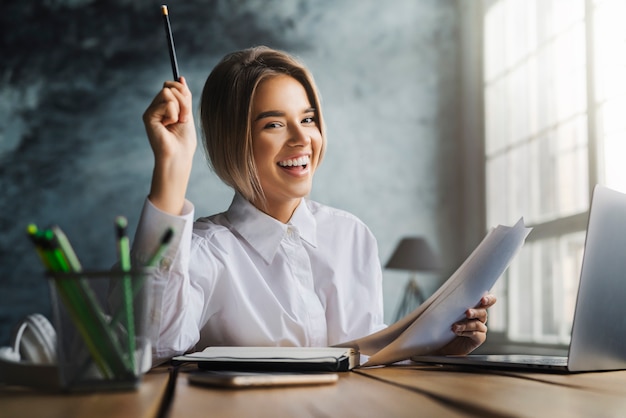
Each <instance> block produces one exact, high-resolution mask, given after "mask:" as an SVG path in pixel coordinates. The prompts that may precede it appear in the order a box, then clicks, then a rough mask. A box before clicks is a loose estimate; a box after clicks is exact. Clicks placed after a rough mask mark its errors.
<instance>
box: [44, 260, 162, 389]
mask: <svg viewBox="0 0 626 418" xmlns="http://www.w3.org/2000/svg"><path fill="white" fill-rule="evenodd" d="M48 277H49V284H50V294H51V301H52V310H53V319H54V324H55V328H56V331H57V361H58V369H59V383H60V387H61V389H62V390H65V391H71V392H74V391H99V390H125V389H126V390H128V389H135V388H137V386H138V385H139V383H140V381H141V379H142V376H143V374H144V373H145V372H146V371H147V370H149V368H150V366H151V363H152V361H151V347H152V341H151V340H152V337H151V336H152V335H154V334H153V332H152V329H153V327H152V323H151V321H150V316H151V315H150V313H151V307H152V306H151V301H152V300H153V297H152V296H153V295H152V292H153V289H154V285H153V280H152V276H151V270H150V269H140V270H133V271H129V272H124V271H120V270H111V271H92V272H89V271H85V272H80V273H57V272H53V273H50V275H49V276H48Z"/></svg>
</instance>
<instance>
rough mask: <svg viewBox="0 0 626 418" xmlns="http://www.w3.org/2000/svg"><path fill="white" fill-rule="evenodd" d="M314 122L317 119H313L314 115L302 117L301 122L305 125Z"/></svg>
mask: <svg viewBox="0 0 626 418" xmlns="http://www.w3.org/2000/svg"><path fill="white" fill-rule="evenodd" d="M316 122H317V121H316V120H315V117H314V116H309V117H306V118H304V119H302V123H303V124H305V125H314V124H315V123H316Z"/></svg>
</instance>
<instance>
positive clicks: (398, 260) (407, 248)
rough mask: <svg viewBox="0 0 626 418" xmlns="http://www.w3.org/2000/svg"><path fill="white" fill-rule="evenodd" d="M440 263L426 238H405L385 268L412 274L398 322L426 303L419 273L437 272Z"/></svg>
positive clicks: (405, 290) (398, 313)
mask: <svg viewBox="0 0 626 418" xmlns="http://www.w3.org/2000/svg"><path fill="white" fill-rule="evenodd" d="M439 267H440V261H439V258H438V257H437V255H436V254H435V253H434V252H433V250H432V249H431V248H430V246H429V245H428V243H427V242H426V240H425V239H424V238H421V237H405V238H402V240H400V242H399V243H398V246H397V247H396V249H395V250H394V252H393V254H392V255H391V258H390V259H389V261H387V264H386V265H385V268H388V269H396V270H409V271H411V272H412V274H411V277H410V280H409V282H408V283H407V285H406V287H405V289H404V296H403V297H402V301H401V302H400V305H398V310H397V312H396V319H395V320H396V321H397V320H399V319H400V318H402V317H404V316H405V315H407V314H408V313H410V312H411V311H412V310H413V309H415V308H416V307H417V306H419V305H420V304H421V303H422V302H424V295H423V293H422V290H421V289H420V288H419V286H418V284H417V280H416V277H417V272H418V271H435V270H437V269H439Z"/></svg>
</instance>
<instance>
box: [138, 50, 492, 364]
mask: <svg viewBox="0 0 626 418" xmlns="http://www.w3.org/2000/svg"><path fill="white" fill-rule="evenodd" d="M201 102H202V103H201V112H200V113H201V117H202V126H203V129H204V144H205V147H206V149H207V151H208V155H209V158H210V160H211V164H212V165H213V167H214V168H215V171H216V172H217V173H218V175H219V176H220V177H221V178H222V179H223V180H224V181H225V182H226V183H227V184H228V185H230V186H231V187H233V189H234V190H235V197H234V199H233V201H232V203H231V206H230V207H229V209H228V210H227V211H226V212H225V213H220V214H217V215H213V216H211V217H208V218H201V219H199V220H197V221H196V222H194V221H193V219H194V207H193V205H192V204H191V202H189V201H187V200H185V190H186V188H187V184H188V182H189V172H190V170H191V162H192V158H193V154H194V151H195V148H196V136H195V129H194V124H193V118H192V113H191V110H190V109H191V93H190V92H189V89H188V88H187V82H186V80H185V78H184V77H181V80H180V82H166V83H165V84H164V87H163V89H162V90H161V91H160V92H159V93H158V94H157V96H156V97H155V99H154V100H153V102H152V103H151V105H150V106H149V107H148V109H147V110H146V112H145V114H144V122H145V125H146V131H147V133H148V137H149V140H150V144H151V145H152V149H153V151H154V156H155V168H154V174H153V180H152V187H151V191H150V195H149V198H148V199H147V201H146V202H145V205H144V210H143V213H142V215H141V219H140V221H139V227H138V229H137V234H136V236H135V241H134V244H133V253H134V255H135V257H136V258H137V259H138V260H139V261H143V260H145V259H146V257H147V256H148V255H149V254H150V252H151V251H152V249H153V248H154V245H155V242H156V240H157V239H158V236H160V234H161V229H162V228H163V226H165V225H171V226H173V227H174V229H175V230H176V231H177V233H176V237H175V238H174V240H173V241H174V243H173V245H171V246H170V248H169V249H168V253H167V254H166V255H165V256H164V260H165V261H166V262H165V263H164V264H163V265H162V266H161V268H160V269H159V270H158V272H157V274H156V276H157V277H156V280H157V283H158V286H157V288H160V289H162V293H160V294H159V295H158V296H157V301H158V303H157V306H156V310H155V312H154V314H153V315H152V317H153V318H155V319H156V320H157V322H158V327H157V328H158V330H159V335H158V337H157V338H156V344H155V353H154V357H155V359H157V360H158V359H166V358H168V357H171V356H173V355H177V354H181V353H184V352H186V351H188V350H191V349H193V348H197V349H202V348H204V347H206V346H212V345H227V346H240V345H241V346H245V345H247V346H317V347H323V346H328V345H334V344H339V343H342V342H346V341H350V340H353V339H356V338H359V337H363V336H365V335H368V334H371V333H373V332H376V331H378V330H380V329H382V328H384V327H385V324H384V323H383V305H382V296H383V294H382V272H381V267H380V262H379V259H378V246H377V243H376V239H375V238H374V236H373V234H372V233H371V232H370V230H369V229H368V228H367V226H365V224H364V223H363V222H361V221H360V220H359V219H358V218H357V217H355V216H354V215H352V214H350V213H347V212H344V211H342V210H338V209H334V208H331V207H328V206H325V205H322V204H320V203H317V202H314V201H312V200H309V199H307V196H308V195H309V193H310V191H311V187H312V182H313V176H314V174H315V171H316V169H317V167H318V166H319V163H320V161H321V159H322V156H323V153H324V149H325V145H326V143H325V142H326V140H325V135H324V130H323V122H322V121H323V118H322V111H321V107H320V103H319V99H318V94H317V90H316V88H315V84H314V83H313V79H312V77H311V76H310V75H309V73H308V71H307V70H306V69H305V68H304V67H303V66H302V65H301V64H300V63H298V62H297V61H296V60H295V59H294V58H293V57H291V56H290V55H288V54H286V53H284V52H281V51H276V50H272V49H268V48H265V47H258V48H252V49H247V50H244V51H239V52H236V53H233V54H230V55H227V56H226V57H225V58H224V59H223V60H222V61H221V62H220V63H219V64H218V65H217V67H216V68H215V70H214V71H213V72H212V73H211V75H210V76H209V77H208V79H207V82H206V84H205V87H204V91H203V94H202V101H201ZM493 303H495V298H492V297H488V296H486V297H484V298H483V300H482V301H481V304H482V305H481V306H478V307H476V309H468V311H467V313H466V315H467V317H466V319H463V320H461V321H459V322H457V323H456V324H450V326H451V327H452V329H453V331H454V332H455V333H456V334H457V335H458V337H457V338H456V339H455V340H453V341H452V342H451V343H450V344H449V345H447V346H446V347H437V349H438V350H439V349H440V352H441V353H447V354H464V353H467V352H469V351H472V350H473V349H474V348H476V347H478V346H479V345H480V344H482V342H483V341H484V340H485V337H486V330H487V329H486V326H485V322H486V319H487V312H486V308H488V307H489V306H491V305H493ZM468 308H470V307H469V306H468Z"/></svg>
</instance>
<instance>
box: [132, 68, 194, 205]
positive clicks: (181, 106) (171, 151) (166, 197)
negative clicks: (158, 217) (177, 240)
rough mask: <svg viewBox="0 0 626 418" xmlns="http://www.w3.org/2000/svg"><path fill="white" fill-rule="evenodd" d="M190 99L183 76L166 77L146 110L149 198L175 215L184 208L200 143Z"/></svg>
mask: <svg viewBox="0 0 626 418" xmlns="http://www.w3.org/2000/svg"><path fill="white" fill-rule="evenodd" d="M191 99H192V98H191V92H190V91H189V88H188V87H187V81H186V80H185V78H184V77H181V78H180V82H176V81H166V82H165V83H164V84H163V88H162V89H161V91H160V92H159V93H158V94H157V95H156V97H155V98H154V100H153V101H152V103H150V106H148V108H147V109H146V111H145V112H144V114H143V122H144V125H145V128H146V133H147V134H148V139H149V141H150V146H151V147H152V152H153V153H154V171H153V173H152V185H151V187H150V195H149V196H148V198H149V199H150V201H151V202H152V204H153V205H155V206H156V207H157V208H159V209H160V210H162V211H164V212H166V213H170V214H172V215H180V213H181V211H182V208H183V204H184V202H185V193H186V192H187V185H188V183H189V176H190V175H191V166H192V163H193V155H194V152H195V150H196V145H197V137H196V128H195V124H194V121H193V111H192V100H191Z"/></svg>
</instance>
